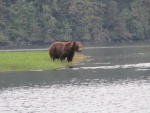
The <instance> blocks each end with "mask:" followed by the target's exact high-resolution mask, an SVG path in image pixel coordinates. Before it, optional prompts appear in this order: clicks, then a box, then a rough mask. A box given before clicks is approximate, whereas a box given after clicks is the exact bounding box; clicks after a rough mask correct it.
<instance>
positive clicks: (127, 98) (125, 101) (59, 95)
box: [0, 43, 150, 113]
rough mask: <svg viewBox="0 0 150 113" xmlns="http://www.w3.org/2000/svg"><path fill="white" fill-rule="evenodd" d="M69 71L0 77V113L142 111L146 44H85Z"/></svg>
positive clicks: (148, 66)
mask: <svg viewBox="0 0 150 113" xmlns="http://www.w3.org/2000/svg"><path fill="white" fill-rule="evenodd" d="M82 53H83V54H85V55H87V56H88V58H87V59H85V60H84V61H82V62H80V63H78V64H76V65H74V68H72V69H58V70H50V71H29V72H7V73H0V113H148V112H149V111H150V45H149V44H145V43H139V44H134V45H133V44H124V45H119V44H118V45H117V44H114V45H113V44H112V45H99V44H88V46H87V45H86V44H85V45H84V49H83V52H82Z"/></svg>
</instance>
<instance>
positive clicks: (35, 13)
mask: <svg viewBox="0 0 150 113" xmlns="http://www.w3.org/2000/svg"><path fill="white" fill-rule="evenodd" d="M54 41H99V42H115V41H118V42H126V41H132V42H134V41H150V0H0V44H4V43H22V44H26V43H31V42H54Z"/></svg>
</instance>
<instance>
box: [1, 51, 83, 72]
mask: <svg viewBox="0 0 150 113" xmlns="http://www.w3.org/2000/svg"><path fill="white" fill-rule="evenodd" d="M82 58H83V55H81V54H75V56H74V60H73V63H74V62H77V61H79V60H80V59H82ZM67 65H68V64H67V61H64V62H61V61H60V60H56V61H55V62H53V61H52V60H51V59H50V58H49V55H48V52H47V51H38V52H37V51H36V52H1V53H0V71H1V72H2V71H29V70H49V69H57V68H62V67H66V66H67Z"/></svg>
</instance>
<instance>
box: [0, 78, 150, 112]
mask: <svg viewBox="0 0 150 113" xmlns="http://www.w3.org/2000/svg"><path fill="white" fill-rule="evenodd" d="M87 81H88V80H87ZM149 94H150V80H149V79H148V80H127V81H116V82H113V83H109V82H107V81H103V80H102V81H100V80H98V79H95V80H91V81H90V82H89V81H88V84H86V83H85V84H80V85H72V84H55V85H52V86H49V85H48V86H40V87H38V86H36V87H17V88H6V89H3V90H1V91H0V108H1V109H0V112H1V113H10V112H11V113H20V112H21V113H94V112H95V113H100V112H101V113H120V112H123V113H148V112H149V110H150V109H149V108H150V101H147V100H149V98H150V95H149Z"/></svg>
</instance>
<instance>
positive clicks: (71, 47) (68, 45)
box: [48, 42, 82, 62]
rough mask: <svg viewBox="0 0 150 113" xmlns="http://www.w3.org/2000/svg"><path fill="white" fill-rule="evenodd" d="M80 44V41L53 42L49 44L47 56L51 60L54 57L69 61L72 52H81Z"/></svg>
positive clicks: (72, 54)
mask: <svg viewBox="0 0 150 113" xmlns="http://www.w3.org/2000/svg"><path fill="white" fill-rule="evenodd" d="M81 49H82V44H81V43H80V42H54V43H52V44H51V45H50V47H49V49H48V51H49V56H50V58H51V59H53V61H54V60H55V59H60V60H61V61H62V60H65V58H67V61H68V62H71V61H72V60H73V57H74V53H75V52H76V51H77V52H81Z"/></svg>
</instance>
